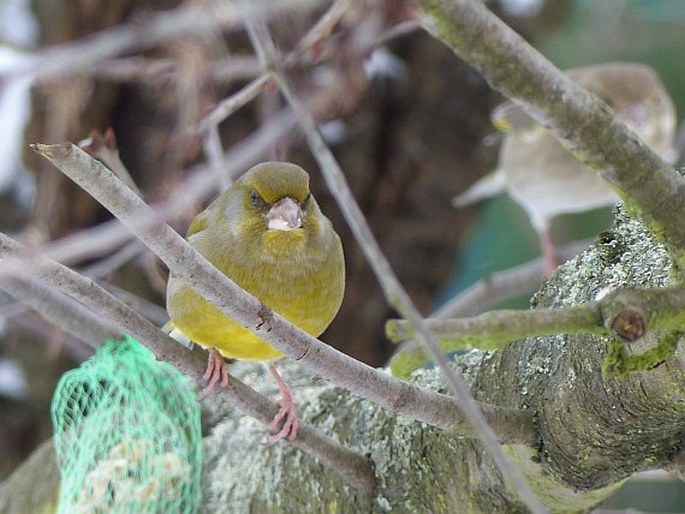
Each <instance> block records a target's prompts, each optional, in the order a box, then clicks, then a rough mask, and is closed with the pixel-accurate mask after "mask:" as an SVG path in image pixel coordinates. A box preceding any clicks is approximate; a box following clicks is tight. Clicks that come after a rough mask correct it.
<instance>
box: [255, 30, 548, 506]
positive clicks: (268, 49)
mask: <svg viewBox="0 0 685 514" xmlns="http://www.w3.org/2000/svg"><path fill="white" fill-rule="evenodd" d="M247 20H248V21H247V23H246V28H247V31H248V34H249V35H250V38H251V40H252V44H253V46H254V47H255V50H256V52H257V54H258V55H259V56H260V59H261V60H262V63H263V65H264V66H265V67H275V66H276V65H277V60H276V59H277V56H276V52H275V50H274V45H273V41H272V40H271V38H270V35H269V32H268V29H267V28H266V25H264V24H262V23H258V22H255V21H254V20H252V19H251V18H249V17H248V18H247ZM273 73H274V78H275V79H276V81H277V82H278V85H279V86H280V89H281V92H282V93H283V95H284V96H285V98H286V99H287V101H288V103H289V104H290V106H291V107H292V108H293V111H295V114H296V115H297V117H298V119H299V122H300V125H301V127H302V128H303V129H304V132H305V137H306V139H307V143H308V144H309V147H310V149H311V151H312V154H313V155H314V157H315V159H316V160H317V162H318V163H319V166H320V168H321V171H322V174H323V176H324V179H325V181H326V183H327V185H328V188H329V190H330V191H331V193H332V194H333V196H334V197H335V199H336V201H337V202H338V205H339V206H340V209H341V211H342V213H343V215H344V216H345V219H346V220H347V223H348V225H349V226H350V229H351V230H352V233H353V234H354V236H355V238H356V239H357V242H358V243H359V246H360V248H361V250H362V252H363V253H364V255H365V257H366V260H367V261H368V262H369V264H370V265H371V267H372V269H373V271H374V273H375V274H376V277H377V278H378V281H379V282H380V284H381V287H382V288H383V292H384V294H385V296H386V298H387V300H388V302H389V303H390V305H392V306H393V307H394V308H396V309H397V310H398V311H399V312H400V313H401V314H402V315H403V316H405V317H406V318H407V319H408V320H409V321H410V323H412V325H413V326H414V327H415V328H416V330H417V332H418V333H419V334H420V338H421V339H422V340H423V342H424V343H425V344H426V346H427V347H428V349H429V350H430V352H431V354H432V355H433V358H434V359H435V361H436V363H437V364H438V366H439V367H440V369H441V371H442V372H443V373H444V375H445V377H446V379H447V383H448V385H449V387H450V389H451V391H452V393H453V394H454V396H455V397H456V398H457V399H458V400H459V404H460V405H461V408H462V411H463V412H464V415H465V417H466V419H467V420H468V423H469V424H470V425H471V426H472V427H473V430H474V431H475V433H477V434H478V436H479V437H480V438H481V439H482V440H483V441H484V443H485V446H486V447H487V449H488V451H489V452H490V453H491V455H492V457H493V460H494V461H495V462H496V463H497V466H498V468H499V469H500V470H501V471H502V474H503V475H504V476H506V477H507V479H508V483H509V485H510V487H512V489H513V490H514V491H516V492H517V494H518V495H519V496H520V497H521V499H522V500H523V501H524V502H525V503H526V505H527V506H528V507H529V508H530V509H531V511H532V512H536V513H540V512H546V508H545V507H544V506H543V504H542V503H541V502H540V500H539V499H538V498H537V497H536V496H535V494H534V493H533V491H532V490H531V489H530V487H529V485H528V484H527V483H526V482H525V481H524V480H523V478H522V477H521V474H520V473H519V472H518V470H517V469H516V467H515V466H514V465H513V463H512V462H511V461H510V460H509V459H508V458H507V457H506V456H505V454H504V452H503V451H502V449H501V448H500V446H499V444H498V441H497V436H496V434H495V432H494V431H493V429H492V428H491V427H490V426H489V425H488V422H487V420H486V418H485V416H484V415H483V413H482V411H481V410H480V409H479V407H478V404H477V402H476V400H475V399H474V398H473V397H472V396H471V394H470V392H469V389H468V387H467V385H466V383H465V382H464V380H463V378H462V377H461V376H460V375H459V374H458V372H457V371H455V370H454V369H453V368H451V367H450V365H449V363H448V361H447V357H446V356H445V354H444V353H443V352H442V351H441V350H440V348H439V346H438V343H437V341H436V340H435V338H434V337H433V336H432V335H431V334H430V332H429V330H428V328H427V327H426V325H425V323H424V322H423V319H422V317H421V314H420V313H419V311H418V309H417V308H416V307H415V306H414V304H413V302H412V301H411V298H410V297H409V295H408V294H407V292H406V291H405V289H404V288H403V287H402V285H401V284H400V282H399V280H398V278H397V276H396V275H395V273H394V271H393V269H392V267H391V266H390V263H389V262H388V260H387V259H386V258H385V255H384V254H383V252H382V251H381V249H380V246H379V245H378V242H377V241H376V239H375V238H374V236H373V234H372V232H371V229H370V228H369V225H368V224H367V222H366V219H365V218H364V215H363V213H362V212H361V209H360V208H359V205H357V202H356V201H355V199H354V197H353V195H352V192H351V191H350V188H349V186H348V185H347V181H346V180H345V177H344V175H343V173H342V170H341V169H340V167H339V166H338V163H337V162H336V160H335V157H333V154H332V153H331V151H330V149H329V148H328V147H327V146H326V143H325V142H324V140H323V138H322V137H321V134H320V133H319V132H318V130H317V128H316V122H315V120H314V119H313V117H312V116H311V114H310V113H309V112H308V111H307V109H306V107H305V106H304V104H303V103H302V101H301V100H300V99H299V98H298V97H297V96H296V95H295V93H294V91H293V90H292V88H291V87H290V85H289V84H288V81H287V80H286V78H285V75H284V74H283V73H282V71H280V70H278V69H274V70H273Z"/></svg>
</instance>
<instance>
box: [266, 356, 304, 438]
mask: <svg viewBox="0 0 685 514" xmlns="http://www.w3.org/2000/svg"><path fill="white" fill-rule="evenodd" d="M268 367H269V373H271V376H272V377H273V378H274V380H275V381H276V384H277V385H278V388H279V389H280V390H281V393H283V399H282V400H281V401H280V402H279V404H280V406H281V408H280V409H279V410H278V412H277V413H276V415H275V416H274V419H273V420H272V421H271V423H269V426H268V427H267V428H268V430H269V431H272V430H276V429H277V428H278V425H279V424H280V423H281V421H282V420H284V419H285V421H283V426H282V427H281V430H280V431H278V432H277V433H276V434H272V435H270V436H269V438H268V439H267V443H268V444H276V443H277V442H278V441H280V440H281V439H286V438H287V439H288V440H289V441H293V440H294V439H295V438H296V437H297V431H298V429H299V428H300V420H299V419H298V418H297V410H296V408H295V400H294V399H293V395H292V393H291V392H290V389H288V386H287V385H286V383H285V382H284V381H283V379H282V378H281V376H280V375H279V374H278V371H277V370H276V368H275V367H273V365H271V364H269V366H268Z"/></svg>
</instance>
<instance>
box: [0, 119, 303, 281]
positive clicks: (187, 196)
mask: <svg viewBox="0 0 685 514" xmlns="http://www.w3.org/2000/svg"><path fill="white" fill-rule="evenodd" d="M294 127H295V118H294V116H293V115H292V113H290V112H286V111H282V112H281V114H280V115H279V116H278V117H277V118H275V119H273V120H272V121H271V123H270V124H269V125H268V126H266V127H260V128H259V129H257V130H256V131H255V132H254V133H253V134H252V135H250V136H249V137H248V138H246V139H243V141H242V142H240V143H238V144H236V145H235V146H233V147H232V148H231V149H230V150H229V151H228V152H227V153H226V155H225V156H224V162H225V163H226V173H227V174H228V175H231V176H235V175H238V173H240V172H242V171H244V170H245V169H246V168H248V167H249V166H250V165H252V164H255V163H257V162H258V161H259V160H260V159H261V158H262V157H263V155H264V154H265V153H266V151H267V150H266V148H267V147H268V145H269V144H270V142H271V141H273V138H280V137H282V136H284V135H285V134H287V133H288V132H291V131H292V130H293V128H294ZM190 171H191V176H190V178H189V179H188V180H186V181H185V182H184V183H183V185H182V186H180V187H178V188H176V190H175V192H174V194H173V195H171V196H170V197H169V198H168V199H167V200H165V201H163V202H160V203H159V204H157V205H155V206H154V209H153V210H154V213H155V215H154V216H145V215H144V214H143V212H140V213H138V215H136V213H131V214H133V218H136V219H133V220H132V221H131V226H133V227H136V228H137V229H138V230H144V229H145V228H146V227H150V226H153V225H155V224H156V223H158V222H159V221H160V220H168V219H175V218H176V217H177V216H178V215H179V214H180V213H183V212H186V211H187V209H188V208H190V207H191V206H193V205H194V204H195V203H196V202H197V201H198V200H202V199H204V198H206V197H207V196H209V195H210V194H211V193H212V192H213V191H215V190H216V186H217V182H216V178H217V177H216V175H215V174H213V173H211V171H210V168H209V165H208V164H204V165H201V166H197V167H195V168H193V169H192V170H190ZM145 212H146V213H147V214H150V212H149V208H148V207H147V206H146V208H145ZM132 237H133V236H132V234H131V231H130V230H129V229H127V228H126V227H124V226H122V225H121V223H120V222H119V221H118V220H111V221H107V222H105V223H102V224H100V225H98V226H97V227H95V228H91V229H86V230H82V231H79V232H77V233H75V234H72V235H69V236H66V237H64V238H62V239H59V240H58V241H54V242H51V243H49V244H46V245H42V246H35V247H33V248H31V249H30V250H29V252H28V253H32V254H38V253H40V254H43V255H46V256H48V257H50V258H52V259H54V260H56V261H59V262H62V263H64V264H74V263H77V262H81V261H83V260H85V259H90V258H96V257H100V256H101V255H104V254H107V253H109V252H112V251H114V250H115V249H117V248H120V247H121V245H122V244H125V243H126V242H128V241H130V240H131V238H132ZM7 271H8V270H7V269H2V268H0V277H1V276H2V275H3V274H6V273H7Z"/></svg>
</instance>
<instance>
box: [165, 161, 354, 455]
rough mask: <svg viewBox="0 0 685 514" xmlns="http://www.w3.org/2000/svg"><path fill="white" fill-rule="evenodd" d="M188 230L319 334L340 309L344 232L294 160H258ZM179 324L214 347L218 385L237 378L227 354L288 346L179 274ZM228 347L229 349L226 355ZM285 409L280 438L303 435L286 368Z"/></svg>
mask: <svg viewBox="0 0 685 514" xmlns="http://www.w3.org/2000/svg"><path fill="white" fill-rule="evenodd" d="M186 239H187V240H188V243H190V244H191V245H192V246H193V247H194V248H195V249H196V250H198V251H199V252H200V253H201V254H202V255H203V256H204V257H205V258H206V259H207V260H208V261H209V262H211V263H212V264H213V265H214V266H215V267H216V268H217V269H218V270H219V271H221V272H222V273H223V274H225V275H226V276H227V277H229V278H230V279H231V280H233V281H234V282H235V283H236V284H238V285H239V286H240V287H242V288H243V289H245V290H246V291H249V292H250V293H252V294H253V295H254V296H256V297H257V298H258V299H259V300H261V301H262V302H263V303H264V304H266V305H267V306H269V307H270V308H271V309H273V310H274V311H276V312H278V313H279V314H280V315H281V316H283V317H284V318H286V319H288V320H289V321H291V322H292V323H293V324H295V325H297V326H298V327H299V328H301V329H302V330H304V331H305V332H307V333H309V334H311V335H312V336H314V337H317V336H318V335H319V334H321V333H322V332H323V331H324V330H325V329H326V327H328V325H329V324H330V322H331V321H332V320H333V318H334V317H335V315H336V313H337V312H338V309H339V308H340V304H341V302H342V297H343V292H344V288H345V262H344V258H343V250H342V245H341V243H340V238H339V237H338V235H337V234H336V233H335V231H334V230H333V225H332V224H331V222H330V220H329V219H328V218H326V217H325V216H324V215H323V214H322V213H321V210H320V209H319V206H318V204H317V203H316V200H315V199H314V197H313V196H312V194H311V192H310V191H309V175H308V174H307V172H306V171H304V170H303V169H302V168H300V167H299V166H297V165H295V164H290V163H286V162H265V163H262V164H258V165H257V166H254V167H253V168H251V169H250V170H249V171H247V172H246V173H245V174H244V175H243V176H242V177H240V179H238V180H237V181H236V182H234V183H233V185H231V187H229V188H228V189H227V190H226V191H225V192H223V193H222V194H221V195H220V196H219V197H218V198H217V199H216V200H215V201H214V202H213V203H212V204H211V205H210V206H209V207H207V209H205V210H204V211H203V212H201V213H200V214H198V215H197V216H196V217H195V219H194V220H193V222H192V223H191V224H190V227H189V228H188V232H187V234H186ZM167 310H168V312H169V317H170V318H171V325H173V328H174V329H175V330H176V331H180V332H181V333H182V334H183V335H185V336H186V337H187V338H189V339H190V340H192V341H194V342H196V343H198V344H200V345H202V346H204V347H205V348H208V349H209V350H210V356H209V361H208V365H207V372H206V373H205V379H206V380H208V384H207V387H206V388H205V392H206V393H209V392H211V390H212V389H213V388H214V386H215V385H216V384H217V382H219V381H221V382H222V384H223V385H224V386H225V385H226V384H227V381H228V377H227V375H226V368H225V362H224V360H223V357H229V358H234V359H242V360H257V361H269V360H273V359H277V358H279V357H282V356H283V354H282V353H281V352H279V351H278V350H276V349H275V348H273V347H271V346H269V345H268V344H267V343H265V342H264V341H262V340H261V339H260V338H259V337H257V336H255V335H254V334H252V333H251V332H250V331H249V330H247V329H246V328H245V327H243V326H242V325H240V324H239V323H237V322H236V321H234V320H233V319H231V318H230V317H228V316H226V315H225V314H223V313H222V312H221V311H220V310H219V309H218V308H217V307H215V306H214V305H212V304H211V303H210V302H208V301H207V300H205V299H204V298H203V297H201V296H200V295H198V294H197V293H196V292H195V291H194V290H193V289H192V288H190V287H189V286H188V285H187V284H186V283H185V282H183V281H181V280H180V279H178V278H177V277H175V276H174V274H173V273H172V274H171V275H170V277H169V282H168V284H167ZM222 356H223V357H222ZM269 371H270V372H271V374H272V375H273V376H274V378H275V379H276V382H277V383H278V385H279V389H281V391H282V392H283V401H282V402H281V410H280V411H279V413H278V415H277V416H276V417H275V418H274V421H273V422H272V424H271V425H270V428H275V427H276V426H277V425H278V423H279V422H280V420H281V419H283V418H285V423H284V425H283V428H282V430H281V431H280V432H279V433H278V434H276V435H275V436H272V438H271V439H270V441H271V442H275V441H277V440H279V439H282V438H284V437H289V438H290V439H294V438H295V436H296V434H297V425H298V422H297V415H296V413H295V404H294V401H293V399H292V395H291V394H290V391H289V390H288V388H287V386H286V385H285V383H284V382H283V380H282V379H281V378H280V376H279V375H278V372H277V371H276V369H275V368H274V367H273V365H271V364H269Z"/></svg>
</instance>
